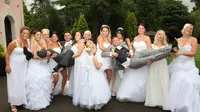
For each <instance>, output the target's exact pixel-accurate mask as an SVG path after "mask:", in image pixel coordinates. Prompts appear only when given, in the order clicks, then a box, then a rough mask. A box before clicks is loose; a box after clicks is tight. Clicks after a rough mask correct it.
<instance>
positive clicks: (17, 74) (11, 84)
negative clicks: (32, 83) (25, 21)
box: [5, 27, 29, 112]
mask: <svg viewBox="0 0 200 112" xmlns="http://www.w3.org/2000/svg"><path fill="white" fill-rule="evenodd" d="M28 37H29V29H28V28H27V27H22V28H21V29H20V38H19V39H16V40H13V41H12V42H11V43H9V44H8V48H7V51H6V57H5V59H6V69H5V70H6V73H7V88H8V89H7V90H8V102H9V103H10V105H11V111H12V112H17V108H16V106H19V105H23V104H26V92H25V76H26V71H27V65H28V61H27V60H26V57H25V55H24V53H23V48H24V47H26V48H28V43H29V42H28V40H27V39H28Z"/></svg>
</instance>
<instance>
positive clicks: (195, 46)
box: [177, 37, 198, 57]
mask: <svg viewBox="0 0 200 112" xmlns="http://www.w3.org/2000/svg"><path fill="white" fill-rule="evenodd" d="M191 46H192V50H191V52H178V54H177V55H185V56H191V57H193V56H196V54H197V51H198V41H197V39H196V38H194V37H193V38H192V43H191Z"/></svg>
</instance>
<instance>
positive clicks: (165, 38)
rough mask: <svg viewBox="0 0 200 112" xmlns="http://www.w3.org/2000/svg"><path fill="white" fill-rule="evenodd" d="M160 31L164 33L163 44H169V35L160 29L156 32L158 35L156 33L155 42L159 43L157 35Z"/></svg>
mask: <svg viewBox="0 0 200 112" xmlns="http://www.w3.org/2000/svg"><path fill="white" fill-rule="evenodd" d="M159 32H160V33H161V34H162V36H163V39H162V44H163V45H167V36H166V34H165V31H163V30H158V31H157V32H156V35H155V37H154V44H157V42H158V39H157V35H158V33H159Z"/></svg>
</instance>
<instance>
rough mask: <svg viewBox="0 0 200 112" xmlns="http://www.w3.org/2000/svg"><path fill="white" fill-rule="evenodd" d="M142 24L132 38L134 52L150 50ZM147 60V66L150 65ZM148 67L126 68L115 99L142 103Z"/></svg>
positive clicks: (148, 38) (144, 95)
mask: <svg viewBox="0 0 200 112" xmlns="http://www.w3.org/2000/svg"><path fill="white" fill-rule="evenodd" d="M145 31H146V30H145V27H144V25H143V24H140V25H139V26H138V33H139V35H138V36H136V37H135V38H134V41H133V47H134V49H135V50H136V51H140V50H152V46H151V40H150V37H148V36H146V35H145ZM151 63H152V62H151V61H150V60H147V64H148V65H149V64H151ZM148 65H146V66H143V67H141V68H138V69H132V68H126V69H125V70H124V76H123V78H122V80H121V83H120V86H119V89H118V92H117V97H116V98H117V99H118V100H119V101H122V102H127V101H128V102H144V101H145V97H146V82H147V76H148Z"/></svg>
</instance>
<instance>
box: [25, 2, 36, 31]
mask: <svg viewBox="0 0 200 112" xmlns="http://www.w3.org/2000/svg"><path fill="white" fill-rule="evenodd" d="M23 10H24V24H25V26H27V27H29V28H30V29H33V28H34V22H33V16H32V15H31V13H30V12H29V11H28V9H27V7H26V5H25V3H24V0H23Z"/></svg>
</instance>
